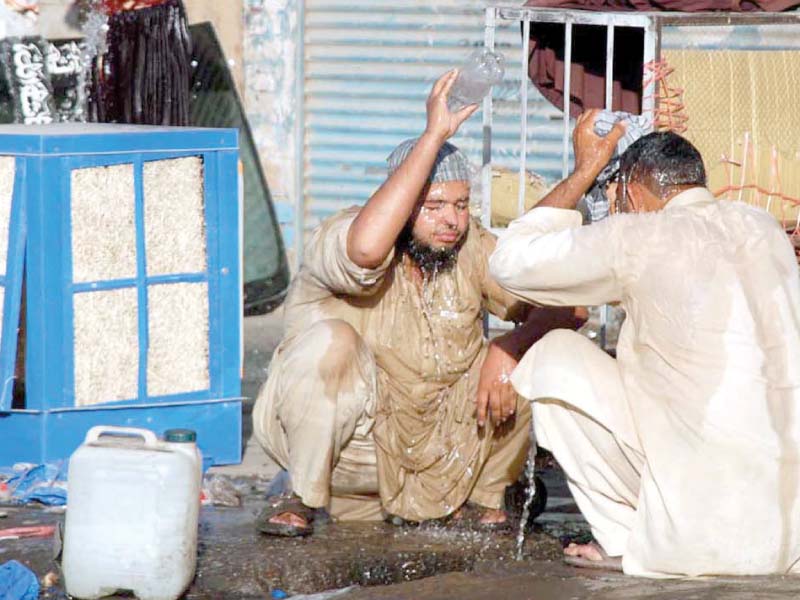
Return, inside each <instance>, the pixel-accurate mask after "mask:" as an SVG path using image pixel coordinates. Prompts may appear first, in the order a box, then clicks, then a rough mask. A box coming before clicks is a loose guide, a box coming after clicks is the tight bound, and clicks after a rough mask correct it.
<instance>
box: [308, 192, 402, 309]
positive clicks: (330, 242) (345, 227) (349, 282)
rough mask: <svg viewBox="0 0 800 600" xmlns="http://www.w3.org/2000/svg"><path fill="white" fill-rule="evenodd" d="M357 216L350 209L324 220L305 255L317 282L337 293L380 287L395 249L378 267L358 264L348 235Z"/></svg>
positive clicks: (356, 293)
mask: <svg viewBox="0 0 800 600" xmlns="http://www.w3.org/2000/svg"><path fill="white" fill-rule="evenodd" d="M356 215H358V209H357V208H351V209H347V210H345V211H343V212H342V213H340V214H338V215H336V216H334V217H331V218H330V219H328V220H327V221H325V222H324V223H323V224H322V225H321V226H320V227H319V228H318V229H317V230H316V231H315V232H314V235H313V236H312V239H311V241H310V242H309V244H308V247H307V249H306V255H305V267H306V268H307V269H308V271H309V273H310V274H311V276H312V277H313V278H314V279H316V280H317V282H318V283H319V284H320V285H321V286H323V287H325V288H327V289H328V290H330V291H331V292H332V293H334V294H347V295H353V296H368V295H370V294H373V293H375V292H376V291H377V290H378V289H380V284H381V282H382V281H383V277H384V275H385V274H386V271H387V270H388V268H389V265H390V264H391V262H392V260H393V258H394V249H392V251H391V252H389V255H388V256H387V257H386V260H384V261H383V263H382V264H380V265H379V266H377V267H375V268H371V269H367V268H364V267H361V266H359V265H357V264H355V263H354V262H353V261H352V260H351V259H350V257H349V256H348V255H347V234H348V232H349V230H350V225H351V224H352V222H353V220H354V219H355V218H356Z"/></svg>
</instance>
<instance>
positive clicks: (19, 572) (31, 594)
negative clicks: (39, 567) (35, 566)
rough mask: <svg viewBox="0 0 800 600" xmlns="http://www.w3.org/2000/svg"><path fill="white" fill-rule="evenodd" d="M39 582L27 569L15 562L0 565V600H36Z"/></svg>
mask: <svg viewBox="0 0 800 600" xmlns="http://www.w3.org/2000/svg"><path fill="white" fill-rule="evenodd" d="M38 597H39V580H38V579H37V578H36V575H35V574H34V572H33V571H31V570H30V569H29V568H28V567H26V566H25V565H23V564H22V563H20V562H17V561H16V560H10V561H8V562H7V563H3V564H2V565H0V600H36V599H37V598H38Z"/></svg>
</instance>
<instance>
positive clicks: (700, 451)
mask: <svg viewBox="0 0 800 600" xmlns="http://www.w3.org/2000/svg"><path fill="white" fill-rule="evenodd" d="M593 127H594V113H591V112H590V113H588V114H587V115H584V116H583V117H582V118H581V119H580V120H579V122H578V124H577V126H576V129H575V136H574V141H575V159H576V167H575V171H574V172H573V173H572V175H570V177H569V178H567V179H566V180H564V181H563V182H562V183H561V184H559V186H557V187H556V188H555V189H554V190H553V192H552V193H551V194H550V195H549V196H547V197H546V198H545V199H544V200H543V201H542V202H541V203H540V204H539V205H538V206H537V207H536V208H534V209H532V210H531V211H530V212H529V213H528V214H526V215H524V216H523V217H521V218H519V219H517V220H516V221H515V222H513V223H512V224H511V225H510V226H509V228H508V231H507V233H506V234H505V235H504V236H503V237H502V238H501V240H500V241H499V243H498V245H497V249H496V250H495V252H494V254H493V256H492V257H491V261H490V266H491V272H492V274H493V275H494V276H495V277H496V278H497V280H498V281H499V282H500V283H501V285H502V286H503V287H505V288H506V289H507V290H509V291H511V292H512V293H514V294H515V295H518V296H520V297H523V298H526V299H528V300H530V301H533V302H538V303H541V304H544V305H551V306H559V305H571V304H576V303H579V304H589V305H597V304H604V303H610V302H621V303H622V305H623V306H624V308H625V310H626V313H627V319H626V320H625V323H624V324H623V326H622V330H621V332H620V336H619V342H618V344H617V357H618V358H617V360H613V359H612V358H611V357H609V356H608V355H606V354H605V353H604V352H602V351H601V350H600V349H598V348H597V347H595V346H594V345H592V344H591V343H590V342H589V341H588V340H587V339H585V338H583V337H581V336H579V335H577V334H575V333H572V332H565V331H560V332H553V333H550V334H548V335H546V336H545V337H544V338H543V339H542V340H541V341H539V342H538V343H537V344H536V345H534V346H533V348H532V349H531V350H530V351H529V352H528V353H527V354H526V355H525V357H524V358H523V359H522V361H521V362H520V364H519V366H518V367H517V369H516V370H515V372H514V373H513V375H512V382H513V384H514V387H515V389H516V390H517V391H518V392H519V393H520V394H521V395H523V396H524V397H526V398H529V399H530V400H532V401H533V422H534V429H535V431H536V436H537V439H538V441H539V443H540V444H541V445H542V446H544V447H546V448H549V449H550V450H551V451H552V452H553V453H554V455H555V457H556V459H557V460H558V461H559V463H561V465H562V467H563V468H564V470H565V472H566V475H567V479H568V482H569V486H570V489H571V491H572V493H573V495H574V497H575V499H576V502H577V504H578V506H579V508H580V509H581V511H582V512H583V514H584V515H585V516H586V519H587V520H588V521H589V524H590V525H591V527H592V532H593V533H594V537H595V539H596V542H594V543H592V544H586V545H572V546H570V547H568V548H567V549H566V550H565V552H566V554H567V555H568V557H569V558H568V562H573V563H575V564H580V565H583V566H597V565H602V566H607V567H614V566H617V567H621V568H623V569H624V571H625V572H626V573H629V574H633V575H645V576H655V577H665V576H687V575H689V576H694V575H723V574H729V575H760V574H768V573H787V572H790V571H796V570H797V569H798V565H797V561H798V559H800V285H799V284H798V269H797V264H796V263H795V257H794V254H793V251H792V247H791V244H790V243H789V241H788V240H787V238H786V235H785V233H784V231H783V229H782V228H781V227H780V225H779V224H778V223H777V221H776V220H775V219H774V218H773V217H771V216H770V215H769V214H768V213H766V212H765V211H762V210H760V209H757V208H753V207H751V206H748V205H745V204H742V203H739V202H731V201H717V200H716V199H715V198H714V197H713V196H712V195H711V193H710V192H709V191H708V190H707V189H706V187H705V185H706V177H705V170H704V167H703V161H702V158H701V157H700V154H699V153H698V152H697V150H696V149H695V148H694V146H692V145H691V144H690V143H689V142H688V141H687V140H685V139H683V138H682V137H680V136H678V135H676V134H673V133H653V134H650V135H647V136H645V137H643V138H641V139H639V140H638V141H636V142H635V143H633V144H632V145H631V146H630V148H628V150H626V152H625V153H624V154H623V155H622V157H621V165H620V171H619V182H618V185H617V203H618V205H619V206H620V208H621V210H622V211H623V213H621V214H616V215H613V216H611V217H610V218H608V219H606V220H604V221H601V222H599V223H596V224H592V225H591V226H588V227H582V226H581V217H580V214H579V213H578V212H576V211H575V210H574V208H575V206H576V203H577V202H578V199H579V198H580V197H581V196H582V195H583V194H584V193H585V192H586V190H587V189H588V188H589V186H590V185H591V183H592V182H593V181H594V179H595V177H597V174H598V173H599V172H600V170H601V169H602V168H603V167H604V166H605V164H606V162H607V161H608V160H609V158H610V157H611V154H612V152H613V149H614V146H615V145H616V142H617V140H618V139H619V137H620V135H621V134H622V129H621V127H620V126H617V127H616V128H615V130H614V131H612V133H611V134H609V136H608V137H606V138H601V137H598V136H597V135H596V134H595V133H594V129H593Z"/></svg>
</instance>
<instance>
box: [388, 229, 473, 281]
mask: <svg viewBox="0 0 800 600" xmlns="http://www.w3.org/2000/svg"><path fill="white" fill-rule="evenodd" d="M466 238H467V234H466V232H465V233H464V234H463V235H462V236H461V237H460V238H459V240H458V241H457V242H456V243H455V245H453V246H452V247H449V248H434V247H433V246H430V245H428V244H426V243H425V242H423V241H421V240H418V239H417V238H415V237H414V236H413V235H412V233H411V231H410V228H406V229H405V230H404V231H403V233H401V234H400V237H399V238H398V240H397V248H398V250H399V251H400V252H403V253H405V254H406V255H408V257H409V258H410V259H411V260H413V261H414V263H416V265H417V266H418V267H419V268H420V270H421V271H422V272H423V273H426V274H433V273H443V272H446V271H450V270H451V269H452V268H453V267H455V266H456V262H457V261H458V252H459V251H460V250H461V247H462V246H463V245H464V240H465V239H466Z"/></svg>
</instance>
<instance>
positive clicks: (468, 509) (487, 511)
mask: <svg viewBox="0 0 800 600" xmlns="http://www.w3.org/2000/svg"><path fill="white" fill-rule="evenodd" d="M478 511H480V512H478ZM478 514H480V517H479V518H478ZM452 519H453V521H455V522H462V523H464V522H466V523H467V524H469V523H470V522H472V523H473V524H475V523H476V521H477V524H478V525H482V526H485V527H489V528H494V527H497V526H500V525H504V524H505V523H507V522H508V515H507V514H506V511H504V510H502V509H500V508H484V507H482V506H476V505H474V504H473V505H464V506H462V507H461V508H459V509H458V510H457V511H456V512H454V513H453V517H452Z"/></svg>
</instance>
